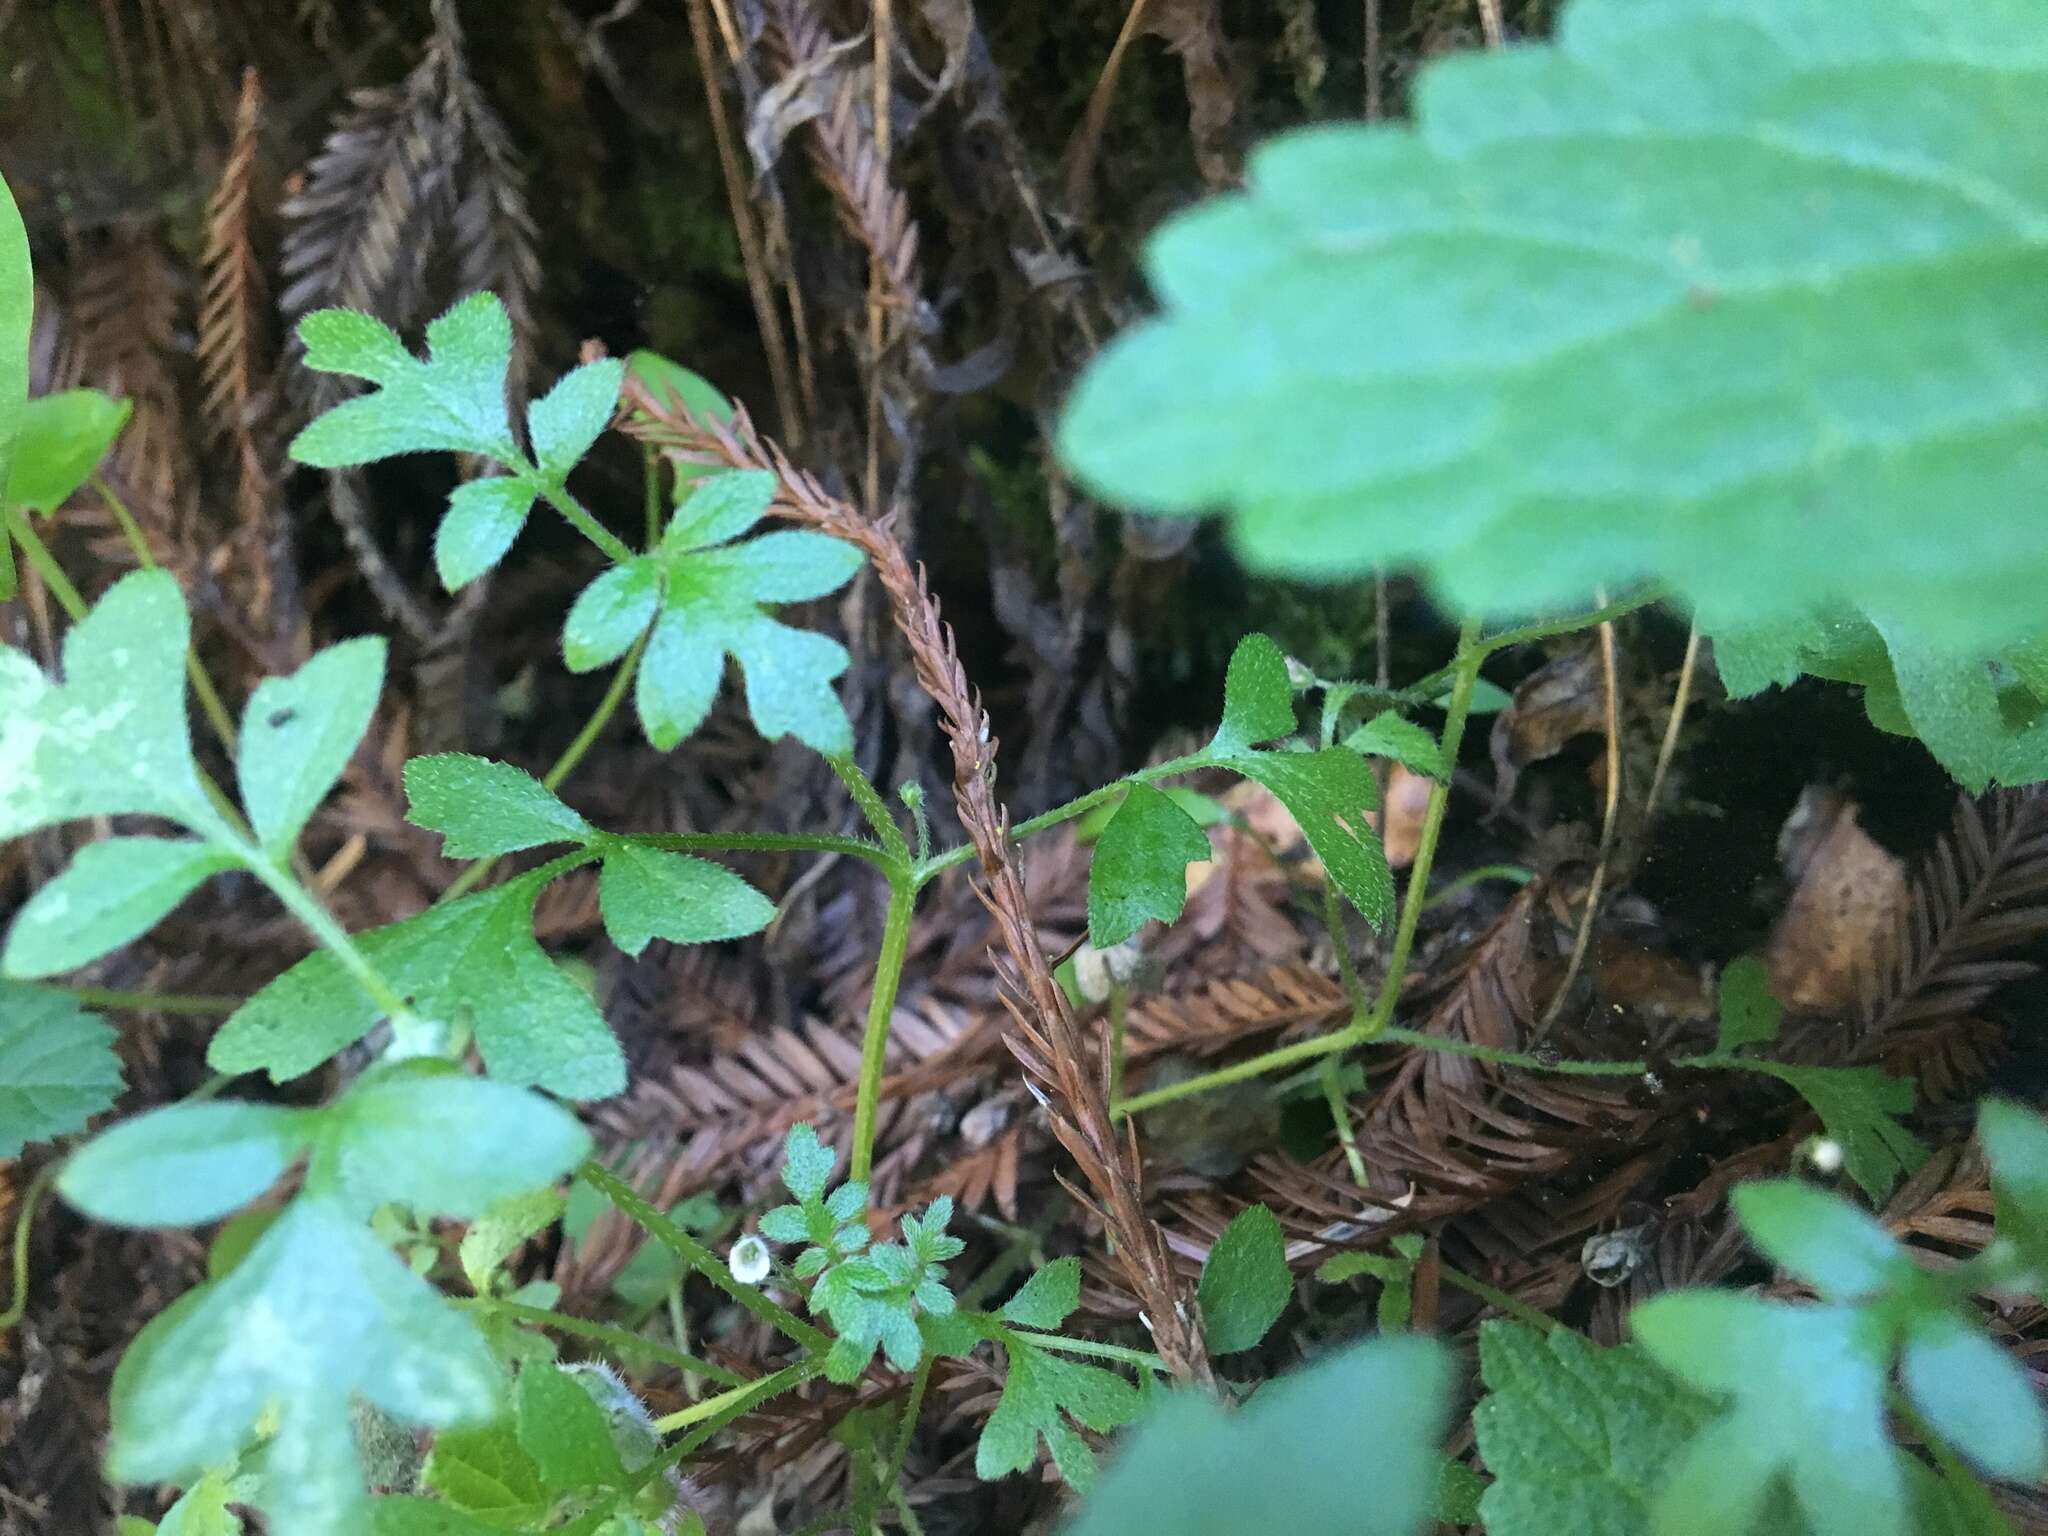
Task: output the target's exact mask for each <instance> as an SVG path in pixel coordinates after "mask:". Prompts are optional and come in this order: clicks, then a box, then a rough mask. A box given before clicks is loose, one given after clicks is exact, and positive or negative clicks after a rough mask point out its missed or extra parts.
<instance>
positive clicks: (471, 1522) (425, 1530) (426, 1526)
mask: <svg viewBox="0 0 2048 1536" xmlns="http://www.w3.org/2000/svg"><path fill="white" fill-rule="evenodd" d="M544 1512H545V1511H544V1510H536V1511H533V1512H532V1513H534V1514H536V1515H538V1514H541V1513H544ZM498 1532H499V1527H498V1526H496V1525H493V1524H492V1523H490V1522H489V1521H487V1520H479V1519H478V1518H477V1517H476V1516H475V1515H471V1514H467V1513H465V1512H464V1511H462V1510H460V1509H451V1508H449V1507H448V1506H447V1505H446V1504H441V1503H437V1502H435V1501H434V1500H433V1499H420V1498H414V1497H412V1496H410V1495H407V1494H394V1495H390V1496H388V1497H385V1498H381V1499H377V1500H375V1501H374V1502H372V1504H371V1505H370V1527H369V1536H498Z"/></svg>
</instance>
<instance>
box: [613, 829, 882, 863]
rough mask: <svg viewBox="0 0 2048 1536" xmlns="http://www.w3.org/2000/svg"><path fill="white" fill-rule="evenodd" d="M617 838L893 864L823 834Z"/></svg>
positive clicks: (646, 844)
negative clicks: (841, 855)
mask: <svg viewBox="0 0 2048 1536" xmlns="http://www.w3.org/2000/svg"><path fill="white" fill-rule="evenodd" d="M618 839H619V841H620V842H622V843H638V844H639V845H640V846H641V847H643V848H666V849H668V850H670V851H671V852H674V853H837V854H845V855H847V856H848V857H849V858H855V859H865V860H867V862H868V863H870V864H874V865H877V866H879V867H881V868H882V869H884V870H887V869H889V868H891V867H892V866H893V864H894V862H895V861H894V860H892V859H891V858H890V857H889V855H888V854H887V853H886V852H884V851H883V850H882V849H881V848H878V847H877V846H876V845H875V844H873V843H871V842H869V841H868V840H867V839H866V838H864V837H835V836H832V835H831V834H829V833H822V832H821V833H807V832H622V833H620V834H618Z"/></svg>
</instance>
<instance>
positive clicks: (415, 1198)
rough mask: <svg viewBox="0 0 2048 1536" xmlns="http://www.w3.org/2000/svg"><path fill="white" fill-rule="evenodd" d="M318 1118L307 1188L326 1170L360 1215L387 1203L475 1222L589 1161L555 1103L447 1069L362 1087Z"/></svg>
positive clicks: (584, 1142) (580, 1134)
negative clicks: (319, 1138)
mask: <svg viewBox="0 0 2048 1536" xmlns="http://www.w3.org/2000/svg"><path fill="white" fill-rule="evenodd" d="M327 1117H328V1124H327V1126H326V1128H325V1130H326V1134H325V1136H324V1137H323V1147H322V1150H321V1152H320V1153H317V1154H316V1155H315V1158H314V1163H313V1168H312V1170H311V1171H310V1172H309V1174H308V1182H309V1183H311V1182H312V1181H313V1179H315V1178H316V1177H317V1176H319V1175H320V1174H321V1173H322V1172H323V1171H326V1170H327V1169H328V1168H331V1169H332V1172H333V1174H334V1176H335V1180H336V1184H337V1185H338V1187H339V1188H340V1189H341V1190H342V1191H344V1192H345V1193H346V1195H347V1197H348V1198H349V1200H350V1201H351V1203H353V1204H354V1205H355V1206H357V1207H358V1208H359V1209H361V1210H362V1211H364V1212H365V1213H367V1212H368V1211H370V1210H371V1209H373V1208H375V1207H376V1206H378V1205H382V1204H385V1203H386V1202H393V1203H397V1204H401V1205H407V1206H410V1207H412V1208H413V1209H414V1210H416V1211H418V1212H419V1213H420V1214H422V1215H434V1216H457V1217H470V1216H480V1215H482V1214H483V1212H484V1211H485V1210H486V1209H488V1208H489V1207H490V1206H491V1205H492V1203H493V1202H495V1201H498V1200H501V1199H504V1198H506V1197H507V1196H510V1195H515V1194H519V1193H520V1192H522V1191H526V1190H532V1189H535V1188H538V1187H539V1186H541V1185H545V1184H551V1183H553V1182H554V1181H555V1180H556V1179H558V1178H560V1177H562V1175H564V1174H566V1173H568V1172H569V1171H570V1170H571V1169H572V1168H574V1167H575V1166H576V1165H577V1164H578V1163H580V1162H582V1161H583V1159H584V1158H585V1157H587V1156H589V1154H590V1133H589V1132H588V1131H586V1130H585V1129H584V1128H583V1127H582V1125H581V1124H579V1123H578V1121H577V1119H576V1117H575V1116H574V1115H572V1114H570V1113H569V1112H568V1111H567V1110H565V1109H563V1108H562V1107H561V1106H560V1105H559V1104H555V1103H552V1102H550V1101H549V1100H547V1099H544V1098H542V1097H541V1096H540V1095H539V1094H536V1093H530V1092H528V1091H527V1090H525V1089H523V1088H515V1087H512V1086H511V1085H510V1084H507V1083H501V1082H491V1081H489V1080H488V1079H485V1078H481V1077H471V1076H468V1075H467V1074H464V1073H461V1072H454V1071H446V1070H443V1071H438V1072H433V1073H431V1074H428V1073H419V1074H405V1073H394V1074H392V1075H389V1076H384V1077H379V1078H376V1079H372V1080H367V1081H365V1082H363V1083H361V1084H359V1085H358V1086H357V1087H356V1088H354V1089H353V1090H352V1091H351V1092H350V1093H348V1094H347V1096H346V1097H344V1098H342V1099H341V1100H340V1101H339V1102H337V1103H336V1104H335V1105H334V1106H333V1107H332V1108H331V1109H330V1110H328V1112H327Z"/></svg>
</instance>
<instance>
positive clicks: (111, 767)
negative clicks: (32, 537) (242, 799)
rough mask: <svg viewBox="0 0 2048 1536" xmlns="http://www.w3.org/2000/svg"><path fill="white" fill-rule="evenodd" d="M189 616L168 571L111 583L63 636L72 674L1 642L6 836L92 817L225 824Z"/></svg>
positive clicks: (1, 820)
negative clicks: (195, 732)
mask: <svg viewBox="0 0 2048 1536" xmlns="http://www.w3.org/2000/svg"><path fill="white" fill-rule="evenodd" d="M190 632H191V621H190V619H189V618H188V617H187V615H186V612H185V600H184V598H183V597H182V596H181V595H180V594H179V591H178V584H177V582H176V581H174V580H173V579H172V578H171V576H170V575H169V574H168V573H167V572H164V571H136V572H133V573H132V574H130V575H127V576H124V577H122V578H121V579H120V580H119V581H117V582H115V583H114V585H113V586H112V587H110V588H108V589H107V593H106V595H105V596H104V597H102V598H101V599H100V600H99V601H98V602H97V603H95V604H94V605H93V608H92V611H91V612H90V613H88V614H87V615H86V616H85V618H84V619H83V620H81V621H80V622H79V623H78V624H75V625H74V626H72V629H71V631H70V633H69V634H67V635H66V636H65V637H64V681H63V682H62V683H61V684H53V683H52V682H51V681H50V680H49V679H48V678H46V677H45V676H44V675H43V673H42V671H41V669H40V668H38V667H37V666H36V665H35V663H34V662H32V661H30V660H29V659H28V658H27V657H26V656H24V655H22V653H21V652H19V651H16V650H13V649H11V648H9V647H6V646H0V837H19V836H21V835H22V834H24V833H27V832H33V831H35V830H36V829H37V828H39V827H46V826H50V825H52V824H53V823H56V822H61V821H72V820H76V819H77V818H79V817H83V816H118V815H124V814H138V815H154V816H163V817H167V818H168V819H170V820H172V821H177V822H181V823H183V824H184V825H185V826H188V827H192V828H194V829H195V830H206V829H210V828H213V827H214V826H216V825H217V818H216V817H215V814H214V811H213V808H212V806H211V805H209V804H208V803H207V799H206V796H205V794H204V792H202V791H201V789H200V787H199V778H198V772H197V769H196V768H195V766H194V764H193V761H192V737H191V730H190V726H189V725H188V723H187V721H186V718H185V646H186V643H187V641H188V639H189V638H190Z"/></svg>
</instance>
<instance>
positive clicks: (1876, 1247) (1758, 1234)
mask: <svg viewBox="0 0 2048 1536" xmlns="http://www.w3.org/2000/svg"><path fill="white" fill-rule="evenodd" d="M1730 1203H1731V1204H1732V1205H1733V1207H1734V1209H1735V1215H1736V1217H1737V1219H1738V1220H1740V1221H1741V1223H1742V1225H1743V1229H1744V1230H1745V1231H1747V1232H1748V1233H1749V1235H1750V1238H1751V1240H1752V1241H1753V1242H1755V1244H1756V1245H1757V1247H1758V1248H1760V1249H1762V1250H1763V1252H1764V1253H1765V1254H1766V1255H1768V1256H1769V1257H1770V1259H1771V1260H1772V1262H1774V1263H1776V1264H1778V1265H1779V1266H1780V1267H1782V1268H1784V1269H1788V1270H1790V1271H1791V1272H1792V1273H1793V1274H1795V1275H1797V1276H1799V1277H1800V1279H1802V1280H1805V1281H1807V1282H1808V1283H1809V1284H1811V1285H1812V1286H1813V1288H1814V1289H1815V1290H1816V1291H1818V1292H1819V1293H1820V1294H1821V1295H1822V1296H1824V1297H1826V1298H1828V1299H1829V1300H1831V1301H1854V1300H1857V1299H1859V1298H1861V1297H1865V1296H1871V1295H1875V1294H1877V1293H1878V1292H1881V1291H1883V1290H1885V1289H1886V1288H1887V1287H1888V1286H1894V1285H1898V1284H1899V1283H1901V1282H1902V1281H1906V1280H1910V1278H1911V1276H1912V1274H1913V1265H1912V1261H1911V1260H1909V1259H1908V1258H1907V1257H1906V1255H1905V1253H1904V1251H1903V1250H1902V1249H1901V1248H1900V1247H1899V1245H1898V1243H1897V1242H1895V1241H1894V1240H1893V1238H1892V1235H1891V1233H1889V1232H1887V1231H1886V1230H1885V1229H1884V1228H1883V1227H1882V1226H1880V1225H1879V1224H1878V1223H1877V1222H1876V1221H1875V1220H1873V1219H1872V1218H1871V1217H1870V1216H1868V1215H1867V1214H1865V1213H1864V1212H1862V1211H1860V1210H1858V1209H1857V1208H1856V1207H1855V1206H1853V1205H1851V1204H1850V1203H1849V1202H1848V1201H1846V1200H1844V1199H1842V1198H1841V1197H1840V1196H1837V1195H1831V1194H1828V1193H1827V1192H1826V1191H1825V1190H1820V1189H1816V1188H1814V1187H1813V1186H1812V1185H1811V1184H1805V1183H1801V1182H1800V1181H1799V1180H1797V1179H1769V1180H1765V1181H1763V1182H1760V1183H1754V1184H1744V1185H1743V1186H1742V1187H1741V1188H1739V1189H1737V1190H1736V1191H1735V1193H1734V1195H1733V1196H1732V1197H1731V1199H1730Z"/></svg>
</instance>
